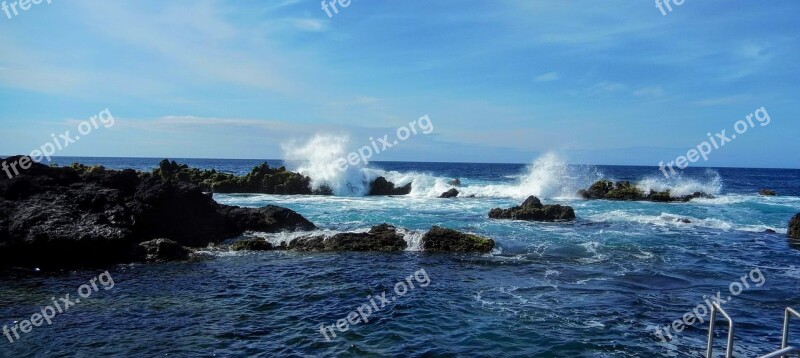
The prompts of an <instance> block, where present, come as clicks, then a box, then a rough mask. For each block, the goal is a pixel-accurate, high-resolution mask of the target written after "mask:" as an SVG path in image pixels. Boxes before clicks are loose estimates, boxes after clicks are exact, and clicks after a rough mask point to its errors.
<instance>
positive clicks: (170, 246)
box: [137, 239, 190, 262]
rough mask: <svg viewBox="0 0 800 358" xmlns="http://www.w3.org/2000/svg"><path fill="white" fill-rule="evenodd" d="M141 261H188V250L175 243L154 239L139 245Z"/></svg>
mask: <svg viewBox="0 0 800 358" xmlns="http://www.w3.org/2000/svg"><path fill="white" fill-rule="evenodd" d="M138 251H139V253H138V254H137V255H138V256H139V257H140V259H141V260H143V261H148V262H167V261H184V260H188V259H189V253H190V252H189V250H188V249H186V248H185V247H183V246H181V245H180V244H178V243H177V242H175V241H172V240H168V239H155V240H150V241H146V242H143V243H141V244H139V247H138Z"/></svg>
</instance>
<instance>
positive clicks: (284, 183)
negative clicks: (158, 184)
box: [153, 159, 332, 195]
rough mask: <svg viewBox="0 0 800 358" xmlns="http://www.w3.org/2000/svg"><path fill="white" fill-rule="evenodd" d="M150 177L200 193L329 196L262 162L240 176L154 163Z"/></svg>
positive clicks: (308, 182) (298, 177) (300, 177)
mask: <svg viewBox="0 0 800 358" xmlns="http://www.w3.org/2000/svg"><path fill="white" fill-rule="evenodd" d="M153 175H155V176H159V177H161V178H163V179H165V180H171V181H179V182H190V183H193V184H196V185H199V186H200V187H201V188H202V189H203V190H204V191H208V192H214V193H260V194H283V195H298V194H305V195H311V194H319V195H331V194H332V191H331V190H330V188H322V189H319V190H312V189H311V178H309V177H307V176H304V175H302V174H299V173H295V172H292V171H288V170H286V168H285V167H280V168H270V166H269V165H268V164H267V163H263V164H261V165H259V166H257V167H255V168H253V170H252V171H251V172H250V173H249V174H247V175H243V176H236V175H233V174H228V173H222V172H218V171H216V170H214V169H211V170H200V169H197V168H189V167H188V166H187V165H185V164H178V163H176V162H175V161H169V160H167V159H164V160H162V161H161V162H160V163H159V164H158V168H156V169H154V170H153Z"/></svg>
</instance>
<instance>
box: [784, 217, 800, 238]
mask: <svg viewBox="0 0 800 358" xmlns="http://www.w3.org/2000/svg"><path fill="white" fill-rule="evenodd" d="M787 235H789V237H791V238H794V239H800V213H798V214H797V215H795V216H794V217H793V218H792V220H790V221H789V231H788V232H787Z"/></svg>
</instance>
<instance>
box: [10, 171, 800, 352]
mask: <svg viewBox="0 0 800 358" xmlns="http://www.w3.org/2000/svg"><path fill="white" fill-rule="evenodd" d="M73 161H79V162H82V163H84V164H102V165H105V166H106V167H109V168H135V169H141V170H149V169H151V168H153V167H155V166H156V165H157V163H158V161H159V159H128V158H122V159H120V158H59V159H57V162H58V163H59V164H61V165H64V164H69V163H70V162H73ZM178 161H179V162H182V163H186V164H189V165H191V166H195V167H201V168H216V169H218V170H223V171H228V172H232V173H237V174H243V173H246V172H248V171H249V170H250V169H251V168H252V167H253V166H255V165H257V164H259V163H261V162H263V161H257V160H202V159H185V160H180V159H179V160H178ZM267 162H268V163H269V164H270V165H273V166H277V165H281V164H282V163H281V162H280V161H274V160H269V161H267ZM288 165H289V167H290V168H292V169H298V170H303V171H305V172H306V173H308V174H309V175H311V176H312V177H315V176H317V173H316V172H315V171H314V170H313V168H309V167H307V166H304V165H302V164H301V165H297V164H295V163H288ZM377 175H384V176H386V177H387V178H389V179H390V180H392V181H394V182H396V183H399V184H404V183H406V182H412V185H413V187H414V190H413V191H412V194H411V195H409V196H403V197H363V196H360V195H358V194H359V193H360V190H363V183H364V181H366V180H368V179H371V178H373V177H375V176H377ZM452 178H460V180H461V181H462V184H463V185H462V187H460V188H459V190H460V191H461V192H462V195H461V196H462V197H459V198H456V199H438V198H436V196H438V194H440V193H441V192H443V191H445V190H447V189H448V188H449V186H448V185H447V181H449V180H450V179H452ZM598 178H610V179H614V180H630V181H633V182H636V183H638V184H639V185H640V186H641V187H642V188H657V189H664V188H670V189H672V190H673V192H677V193H683V192H687V193H690V192H693V191H698V190H702V191H706V192H711V193H713V194H714V195H716V198H715V199H703V200H696V201H693V202H690V203H672V204H657V203H634V202H607V201H584V200H580V199H577V198H576V197H575V195H574V193H575V191H576V190H577V189H579V188H583V187H586V186H588V184H590V183H591V182H593V181H594V180H596V179H598ZM328 180H329V181H330V183H329V184H331V185H332V186H334V187H335V189H336V190H337V194H338V195H337V196H333V197H318V196H274V195H251V194H232V195H215V199H216V200H217V201H219V202H221V203H225V204H232V205H241V206H251V207H258V206H263V205H268V204H275V205H282V206H286V207H289V208H291V209H294V210H296V211H298V212H300V213H301V214H303V215H305V216H306V217H308V218H309V219H310V220H312V221H313V222H314V223H315V224H317V226H319V227H320V228H321V229H322V231H323V232H324V233H327V234H331V233H335V232H339V231H346V230H347V231H349V230H367V229H368V228H369V227H370V226H371V225H374V224H378V223H382V222H389V223H392V224H394V225H396V226H398V227H402V228H404V229H405V230H407V232H406V239H407V241H409V243H410V249H409V250H408V251H406V252H403V253H394V254H371V253H337V254H304V253H291V252H267V253H237V254H233V253H213V254H212V255H211V258H210V259H206V260H201V261H195V262H187V263H169V264H151V265H124V266H118V267H113V268H110V269H109V273H110V274H111V275H112V277H113V278H114V280H115V286H114V287H113V288H112V289H110V290H103V289H102V288H101V289H100V291H99V292H97V293H95V294H94V295H92V296H91V297H90V298H89V299H88V300H86V301H85V302H81V303H80V304H78V305H76V306H74V307H73V308H71V309H70V310H69V311H68V312H65V313H64V314H62V315H59V316H57V317H56V318H55V320H54V321H53V324H52V325H50V326H44V327H36V328H34V329H33V331H32V332H31V333H28V334H25V335H24V337H23V338H22V339H21V340H19V341H17V342H15V343H13V344H10V343H8V341H7V340H5V341H3V340H2V339H3V338H4V337H0V356H2V355H6V356H27V355H30V356H59V355H69V356H72V355H78V356H96V355H103V356H106V355H108V356H165V355H169V356H264V357H272V356H297V357H316V356H376V357H377V356H389V355H398V356H413V357H422V356H469V357H472V356H487V357H488V356H520V357H530V356H542V357H576V356H578V357H628V356H653V355H655V356H678V357H680V356H700V353H699V352H701V351H703V350H704V348H705V343H706V338H705V335H706V332H707V322H705V323H703V324H695V325H693V326H691V327H689V328H688V329H686V330H684V331H682V332H680V333H678V334H675V333H674V332H673V333H672V334H673V336H674V337H675V339H673V340H670V341H669V342H667V343H664V342H662V341H661V340H660V339H659V338H658V337H657V336H656V335H654V334H653V333H654V327H656V326H659V327H663V326H666V325H668V324H671V323H672V322H673V321H674V320H678V319H681V318H682V317H683V315H684V314H686V313H687V312H691V310H692V309H695V308H696V307H697V306H698V305H700V304H702V303H703V302H704V300H705V298H706V297H704V296H712V295H715V294H716V293H717V292H718V291H720V292H721V297H722V298H723V299H726V298H727V297H728V296H731V299H730V300H727V299H726V301H727V302H725V303H724V304H723V307H724V308H725V309H726V310H727V311H728V313H729V314H731V315H732V316H733V318H734V319H735V321H736V325H737V333H736V345H735V351H736V352H737V354H738V356H747V357H750V356H756V355H758V354H763V353H766V352H767V351H770V350H773V349H775V348H777V347H778V346H779V344H780V333H781V332H780V328H781V324H782V319H783V310H784V308H785V307H787V306H794V307H796V308H800V286H799V285H798V279H800V251H798V248H800V245H797V244H794V245H793V243H792V242H790V241H789V240H787V238H786V226H787V222H788V220H789V219H790V218H791V216H792V215H794V214H795V213H797V212H799V211H800V170H782V169H731V168H717V169H706V168H690V169H688V170H687V171H686V172H685V173H684V175H683V176H682V177H680V178H675V179H671V180H667V179H664V178H663V176H661V174H660V172H658V169H657V168H654V167H623V166H567V165H564V164H563V163H560V161H559V160H558V159H557V158H553V157H548V156H545V157H543V158H540V159H539V160H537V161H536V162H535V163H533V164H531V165H522V164H458V163H400V162H376V163H372V164H371V165H370V168H369V169H365V170H352V171H349V172H347V173H341V175H338V176H335V177H332V178H328ZM761 188H769V189H774V190H776V191H777V192H778V194H779V196H777V197H760V196H758V195H757V194H756V193H757V191H758V190H759V189H761ZM466 195H474V197H473V198H468V197H465V196H466ZM527 195H537V196H539V197H540V198H542V199H543V201H544V202H545V203H560V204H567V205H571V206H573V207H574V208H575V211H576V214H577V217H578V218H577V220H576V221H575V222H574V223H557V224H553V223H528V222H515V221H494V220H489V219H488V218H487V213H488V211H489V209H491V208H493V207H508V206H512V205H517V204H518V203H519V202H521V201H522V200H523V199H524V198H525V197H526V196H527ZM678 219H686V220H689V221H690V222H689V223H684V222H682V221H679V220H678ZM432 225H441V226H446V227H450V228H454V229H459V230H463V231H468V232H472V233H476V234H480V235H485V236H488V237H491V238H493V239H495V241H496V242H497V247H496V249H495V251H494V252H493V253H492V254H490V255H461V254H426V253H423V252H419V251H418V250H417V247H418V246H417V245H418V240H419V238H420V237H421V235H422V234H424V232H425V231H426V230H428V229H429V228H430V227H431V226H432ZM766 229H772V230H775V231H777V233H774V234H768V233H764V231H765V230H766ZM254 235H259V236H262V237H264V238H265V239H267V240H270V241H272V242H279V241H285V240H291V239H293V238H294V237H296V236H297V234H273V235H267V234H254ZM420 269H424V270H425V273H426V274H427V277H428V278H429V279H430V284H429V285H427V286H425V287H421V286H420V285H419V282H418V281H412V282H414V283H416V284H417V287H415V288H414V289H410V290H409V291H408V292H407V293H406V294H405V295H404V296H402V297H399V296H398V295H397V293H396V292H395V291H394V288H395V284H397V283H398V282H406V278H408V277H409V275H413V274H414V273H415V272H417V271H418V270H420ZM756 269H757V271H754V270H756ZM100 273H102V270H88V271H77V272H69V273H63V274H58V275H33V276H25V277H13V278H0V302H2V303H0V324H12V323H13V322H14V321H18V320H22V319H28V318H30V316H31V314H32V313H34V312H36V311H39V310H41V307H42V306H44V305H47V304H48V303H49V302H50V297H62V296H63V295H64V294H66V293H72V295H73V296H76V295H77V289H78V287H79V286H80V285H81V284H84V283H86V282H87V281H88V280H90V279H92V278H94V277H96V276H97V275H98V274H100ZM742 276H745V278H744V279H742ZM753 277H754V278H753ZM734 282H738V283H740V284H743V286H742V287H743V290H742V292H741V293H739V294H738V295H733V294H731V293H730V290H729V287H731V285H732V283H734ZM744 284H746V285H748V286H749V288H746V289H745V288H744ZM757 284H758V285H757ZM733 286H734V288H736V285H733ZM382 292H387V297H391V296H398V297H396V299H395V300H394V301H393V302H392V303H391V304H389V305H387V306H386V307H384V308H382V309H381V310H379V311H377V312H375V313H373V314H372V315H371V316H370V317H369V322H368V323H359V324H357V325H355V326H354V327H352V328H351V329H349V330H348V331H347V332H344V333H342V332H338V331H337V337H336V338H335V339H333V340H331V341H330V342H328V341H326V340H325V338H324V336H323V335H322V334H320V325H321V324H324V325H332V324H336V321H337V320H339V319H346V318H347V316H348V314H349V313H350V312H351V311H354V310H355V309H357V308H358V307H360V306H362V305H364V304H365V303H368V302H369V300H368V298H367V297H368V296H372V297H375V296H376V295H380V293H382ZM723 326H724V325H723ZM718 332H719V338H718V340H717V343H718V344H717V350H716V351H717V353H720V352H721V350H722V348H723V342H724V339H723V334H724V333H725V331H724V330H723V329H721V328H720V329H718ZM794 333H795V337H797V338H798V339H800V336H798V334H800V330H797V331H796V332H794Z"/></svg>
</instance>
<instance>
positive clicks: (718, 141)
mask: <svg viewBox="0 0 800 358" xmlns="http://www.w3.org/2000/svg"><path fill="white" fill-rule="evenodd" d="M756 121H758V123H759V125H760V126H761V127H765V126H767V125H769V124H770V122H772V119H771V118H770V117H769V113H767V109H766V108H764V107H763V106H762V107H761V108H759V109H757V110H756V111H755V112H754V113H750V114H748V115H747V116H745V119H740V120H738V121H737V122H736V123H734V124H733V130H734V131H736V134H731V135H730V136H729V135H728V134H727V130H725V129H723V130H722V131H720V132H718V133H716V134H714V135H713V136H712V135H711V132H708V133H706V135H707V136H708V140H707V141H703V142H700V144H698V145H697V149H690V150H689V151H688V152H686V155H685V156H683V155H682V156H679V157H677V158H675V160H673V161H671V162H669V163H667V164H664V162H663V161H661V162H658V168H659V170H661V172H662V173H664V176H665V177H666V178H669V177H670V175H675V174H677V172H676V171H675V168H673V166H677V167H678V169H681V170H683V169H686V167H688V166H689V163H694V162H697V161H698V160H700V158H703V160H705V161H707V160H708V155H709V154H711V152H712V151H714V150H716V149H720V148H722V147H724V146H725V144H726V143H730V142H732V141H733V140H734V139H736V138H737V136H736V135H737V134H739V135H741V134H745V133H747V131H748V130H749V129H750V128H755V127H756ZM667 168H669V172H667Z"/></svg>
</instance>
